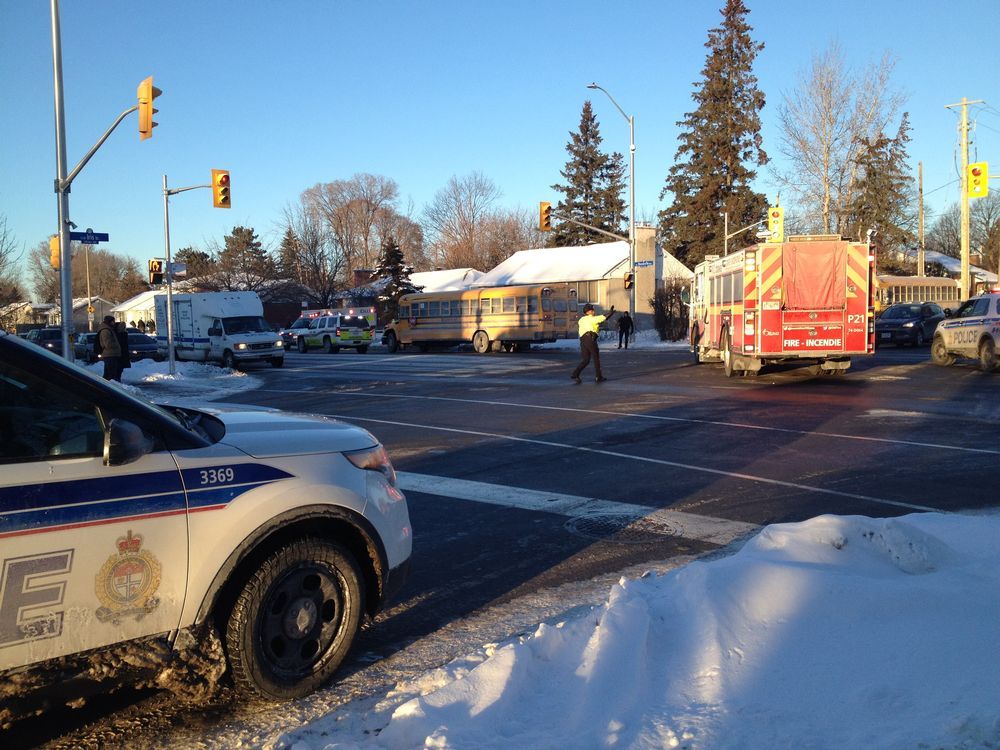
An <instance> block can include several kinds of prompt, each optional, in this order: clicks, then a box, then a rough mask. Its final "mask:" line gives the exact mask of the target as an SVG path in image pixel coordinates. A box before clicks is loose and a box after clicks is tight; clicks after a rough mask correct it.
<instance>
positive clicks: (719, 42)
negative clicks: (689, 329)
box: [659, 0, 767, 266]
mask: <svg viewBox="0 0 1000 750" xmlns="http://www.w3.org/2000/svg"><path fill="white" fill-rule="evenodd" d="M721 13H722V17H723V20H722V24H721V25H720V26H719V27H718V28H714V29H711V30H710V31H709V32H708V41H707V42H706V43H705V46H706V47H707V48H708V50H709V52H708V55H707V57H706V59H705V67H704V68H703V69H702V80H701V82H700V83H697V84H695V86H696V88H695V91H694V94H693V95H692V96H693V98H694V101H695V103H696V104H697V107H696V108H695V110H694V112H688V113H687V114H685V116H684V119H683V120H681V121H680V122H678V123H677V125H678V126H679V127H680V128H681V130H682V132H681V135H680V147H679V148H678V149H677V155H676V156H675V162H676V163H675V164H674V166H672V167H671V168H670V172H669V174H668V176H667V180H666V185H665V186H664V188H663V191H662V192H661V193H660V199H661V200H662V199H664V198H667V197H671V198H672V200H673V203H672V204H671V205H670V206H669V207H668V208H665V209H664V210H663V211H661V212H660V216H659V218H660V234H661V236H662V237H663V239H664V242H665V246H666V248H667V249H668V250H669V251H670V252H671V253H673V254H674V255H675V256H676V257H677V258H678V259H679V260H681V261H683V262H684V263H686V264H687V265H688V266H693V265H694V264H696V263H698V262H699V261H701V260H702V259H704V257H705V255H706V254H708V253H716V254H719V255H721V254H722V252H723V245H724V231H723V227H724V219H723V216H722V214H723V213H724V212H727V213H728V214H729V227H730V232H732V231H735V230H736V229H740V228H742V227H744V226H746V225H748V224H752V223H753V222H755V221H759V220H760V219H763V218H764V211H765V210H766V208H767V198H766V197H765V196H764V195H763V194H761V193H758V192H756V191H754V190H753V189H752V188H751V186H750V184H751V182H752V181H753V179H754V177H756V175H757V172H756V170H755V169H754V168H753V167H754V166H761V165H764V164H766V163H767V154H766V153H765V152H764V149H763V148H762V147H761V143H762V139H761V135H760V111H761V109H763V107H764V94H763V93H762V92H761V91H760V90H759V89H758V88H757V78H756V76H754V74H753V62H754V59H755V58H756V57H757V53H758V52H760V51H761V50H762V49H764V45H763V43H758V42H754V41H753V40H752V39H751V38H750V32H751V31H752V30H753V29H752V27H751V26H750V25H749V24H748V23H747V20H746V17H747V15H748V14H749V10H748V9H747V7H746V5H744V4H743V0H726V4H725V7H724V8H723V9H722V11H721Z"/></svg>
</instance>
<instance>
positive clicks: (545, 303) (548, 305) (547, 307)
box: [542, 297, 552, 312]
mask: <svg viewBox="0 0 1000 750" xmlns="http://www.w3.org/2000/svg"><path fill="white" fill-rule="evenodd" d="M542 311H543V312H552V300H551V299H549V298H548V297H542Z"/></svg>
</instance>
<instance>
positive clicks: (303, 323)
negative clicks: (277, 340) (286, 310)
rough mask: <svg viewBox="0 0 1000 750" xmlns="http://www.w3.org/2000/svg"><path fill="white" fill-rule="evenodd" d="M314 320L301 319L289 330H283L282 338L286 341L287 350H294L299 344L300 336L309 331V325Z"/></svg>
mask: <svg viewBox="0 0 1000 750" xmlns="http://www.w3.org/2000/svg"><path fill="white" fill-rule="evenodd" d="M311 321H312V318H299V319H298V320H296V321H295V322H294V323H292V324H291V325H290V326H288V327H287V328H282V329H281V338H282V339H284V341H285V349H286V350H287V349H294V348H296V345H297V344H298V339H299V336H301V335H302V334H304V333H305V332H306V331H308V330H309V323H310V322H311Z"/></svg>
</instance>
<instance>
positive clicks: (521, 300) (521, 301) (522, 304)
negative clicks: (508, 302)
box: [516, 297, 528, 312]
mask: <svg viewBox="0 0 1000 750" xmlns="http://www.w3.org/2000/svg"><path fill="white" fill-rule="evenodd" d="M516 302H517V312H525V311H526V310H527V309H528V300H527V297H517V298H516Z"/></svg>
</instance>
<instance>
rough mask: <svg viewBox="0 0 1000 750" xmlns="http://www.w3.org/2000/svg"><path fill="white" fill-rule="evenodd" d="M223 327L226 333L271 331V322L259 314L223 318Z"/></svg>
mask: <svg viewBox="0 0 1000 750" xmlns="http://www.w3.org/2000/svg"><path fill="white" fill-rule="evenodd" d="M222 327H223V329H224V330H225V331H226V333H271V324H270V323H268V322H267V321H266V320H264V319H263V318H262V317H260V316H259V315H241V316H239V317H235V318H223V319H222Z"/></svg>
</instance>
